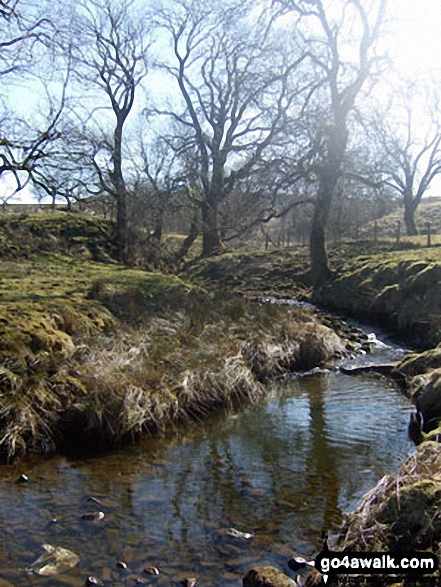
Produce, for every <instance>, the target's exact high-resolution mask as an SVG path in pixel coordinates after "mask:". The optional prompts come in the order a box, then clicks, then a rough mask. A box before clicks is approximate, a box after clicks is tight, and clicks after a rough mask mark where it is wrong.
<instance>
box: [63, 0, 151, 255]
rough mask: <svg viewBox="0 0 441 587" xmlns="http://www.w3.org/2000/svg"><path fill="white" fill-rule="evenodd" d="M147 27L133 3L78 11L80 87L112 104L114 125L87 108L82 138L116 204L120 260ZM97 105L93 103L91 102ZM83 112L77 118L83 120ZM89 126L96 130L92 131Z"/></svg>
mask: <svg viewBox="0 0 441 587" xmlns="http://www.w3.org/2000/svg"><path fill="white" fill-rule="evenodd" d="M144 22H145V21H140V20H139V19H137V17H136V14H135V12H134V3H133V2H123V1H120V0H117V1H113V0H88V1H87V2H85V3H83V4H82V5H81V6H80V7H79V9H78V11H77V21H76V25H75V27H73V30H74V34H75V35H76V51H75V59H76V62H77V64H79V69H78V71H77V73H78V78H79V80H80V82H82V83H86V84H89V86H91V87H95V88H99V89H100V90H103V91H104V93H105V94H106V96H107V100H108V102H110V110H111V111H112V113H113V117H114V125H113V131H112V132H111V136H110V135H109V132H108V130H107V128H108V123H109V121H108V118H107V117H105V116H103V113H102V111H100V110H99V109H96V108H95V107H91V112H89V113H88V114H87V117H86V121H85V124H84V126H85V129H84V137H85V138H87V137H88V136H89V135H91V136H92V139H91V143H92V164H93V166H94V168H95V171H96V174H97V177H98V184H99V189H98V191H100V190H101V191H102V192H105V193H107V194H110V195H111V196H112V197H114V198H115V200H116V209H117V222H116V224H117V226H116V244H117V251H118V256H119V258H120V260H122V261H126V260H127V258H128V220H127V197H128V191H127V186H126V181H125V178H124V155H123V153H124V151H123V146H124V129H125V125H126V122H127V118H128V116H129V114H130V113H131V111H132V109H133V105H134V101H135V92H136V88H137V87H138V85H139V84H140V82H141V81H142V80H143V79H144V77H145V75H146V73H147V64H146V51H147V47H148V39H147V36H148V35H147V30H146V27H145V24H144ZM95 100H96V97H95ZM83 112H84V110H83V109H82V110H81V111H80V113H79V114H78V116H80V117H81V116H83V114H82V113H83ZM92 120H94V122H95V130H94V131H91V130H90V128H91V126H92Z"/></svg>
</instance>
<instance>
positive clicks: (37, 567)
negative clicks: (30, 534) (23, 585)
mask: <svg viewBox="0 0 441 587" xmlns="http://www.w3.org/2000/svg"><path fill="white" fill-rule="evenodd" d="M42 548H43V550H44V551H45V553H44V554H42V555H41V556H40V557H39V558H38V559H37V560H36V561H34V562H33V563H32V565H31V566H30V567H29V570H30V571H32V572H33V573H37V574H38V575H57V574H58V573H63V572H64V571H67V569H71V568H72V567H74V566H75V565H76V564H77V563H78V562H79V560H80V557H79V556H78V555H76V554H75V553H74V552H72V551H71V550H67V548H61V546H51V545H50V544H43V546H42Z"/></svg>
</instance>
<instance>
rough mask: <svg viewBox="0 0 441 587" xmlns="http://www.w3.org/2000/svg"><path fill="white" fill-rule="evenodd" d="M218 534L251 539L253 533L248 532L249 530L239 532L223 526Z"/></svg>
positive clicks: (239, 538) (238, 538)
mask: <svg viewBox="0 0 441 587" xmlns="http://www.w3.org/2000/svg"><path fill="white" fill-rule="evenodd" d="M220 534H221V535H224V536H227V537H229V538H236V539H237V540H251V538H253V536H254V534H250V533H249V532H240V531H239V530H236V528H225V529H224V530H221V531H220Z"/></svg>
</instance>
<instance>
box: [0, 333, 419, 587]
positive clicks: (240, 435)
mask: <svg viewBox="0 0 441 587" xmlns="http://www.w3.org/2000/svg"><path fill="white" fill-rule="evenodd" d="M400 353H401V351H400V350H399V349H397V348H394V347H392V346H388V345H384V344H382V343H378V344H377V345H376V347H375V349H374V352H373V353H372V354H370V355H369V356H368V360H369V361H370V362H372V360H378V361H384V360H387V359H391V358H395V357H396V356H398V355H399V354H400ZM356 360H358V361H363V360H367V359H364V358H363V357H361V358H360V359H356ZM411 411H412V406H411V405H410V403H409V401H408V400H407V399H406V398H405V397H404V396H403V395H402V394H401V393H400V392H399V391H398V389H397V387H396V385H395V383H394V382H392V381H390V380H388V379H386V378H383V377H379V376H375V375H366V374H363V375H358V376H356V377H354V376H349V375H344V374H342V373H340V372H330V373H324V374H317V375H313V376H306V377H302V378H290V379H286V380H284V381H282V382H279V383H277V384H273V385H272V386H271V387H270V389H269V397H268V400H267V401H266V402H264V403H261V404H259V405H255V406H249V407H244V408H241V409H238V410H237V411H235V412H234V413H231V412H225V413H218V414H216V415H215V416H213V417H211V418H210V419H208V420H206V421H204V422H201V423H196V424H195V423H193V424H192V425H189V426H188V427H186V428H185V429H180V430H179V431H178V432H176V433H174V434H171V435H170V436H169V437H168V438H159V439H158V438H146V439H144V440H143V441H142V442H140V443H139V444H137V445H136V446H132V447H129V448H124V449H121V450H118V451H116V452H114V453H111V454H107V455H105V456H100V457H93V458H87V459H83V460H68V459H66V458H64V457H55V458H52V459H48V460H42V459H39V460H35V461H30V462H26V463H21V464H14V465H5V466H2V467H1V468H0V532H1V535H2V539H1V540H0V587H7V586H8V585H13V586H15V587H17V586H19V587H21V586H27V585H31V586H33V585H35V586H40V585H41V586H44V587H46V586H47V587H48V586H58V585H60V586H61V585H67V586H72V587H75V586H78V587H80V586H81V585H84V584H85V581H86V579H87V577H89V576H93V577H96V579H97V580H98V581H99V584H100V585H109V586H110V585H112V586H119V585H136V584H146V585H158V586H166V585H179V582H180V581H181V580H183V579H185V578H189V577H195V578H197V585H199V586H201V587H202V586H206V587H208V586H216V587H227V586H236V587H239V586H240V585H242V577H243V576H244V574H246V572H247V571H248V570H249V569H250V568H251V567H252V566H254V565H257V564H258V565H261V564H264V565H266V564H271V565H275V566H278V567H279V568H281V569H282V570H286V568H287V567H286V562H287V560H288V559H289V558H290V557H291V556H292V554H293V552H296V553H300V554H301V555H303V556H310V555H315V554H316V553H317V551H318V550H320V547H321V545H322V540H323V539H322V532H323V531H328V530H331V529H332V528H333V527H335V526H336V525H337V524H339V523H340V522H341V521H342V519H343V514H344V512H348V511H350V510H352V509H354V508H355V507H356V506H357V504H358V503H359V501H360V499H361V497H362V496H363V494H364V493H365V492H366V491H367V490H368V489H370V488H372V487H373V486H374V485H375V484H376V483H377V481H378V480H379V479H380V478H381V477H382V476H383V475H384V474H386V473H391V472H392V473H393V472H396V471H397V469H398V467H399V464H400V462H401V461H402V460H403V459H404V458H405V457H406V456H407V455H408V454H409V453H410V452H412V451H413V449H414V448H413V445H412V444H411V443H410V441H409V440H408V439H407V423H408V419H409V414H410V412H411ZM22 473H24V474H26V476H27V477H28V481H27V482H19V481H18V480H19V477H20V475H21V474H22ZM100 512H102V514H104V516H102V515H101V514H100ZM91 514H94V515H91ZM229 528H234V529H236V530H238V531H240V532H243V533H249V534H252V535H253V536H252V537H245V536H241V535H240V534H237V535H234V534H235V533H234V532H231V531H227V529H229ZM232 534H233V535H232ZM43 544H50V545H53V546H60V547H62V548H66V549H69V550H71V551H73V552H74V553H76V555H78V557H79V561H78V563H77V564H76V565H75V566H74V567H73V568H69V569H67V570H65V571H64V572H63V573H61V574H57V575H55V576H52V577H51V576H49V577H47V576H40V575H38V574H37V573H35V572H30V571H29V570H27V569H29V566H30V565H31V564H32V563H33V562H34V561H35V560H36V559H37V558H38V557H39V556H40V555H41V554H42V553H43V550H42V545H43ZM122 563H124V564H122ZM149 567H150V569H149V571H150V573H155V572H156V571H155V570H154V569H152V568H151V567H155V568H157V569H158V570H159V571H160V573H159V575H154V574H149V573H147V572H145V569H146V568H149Z"/></svg>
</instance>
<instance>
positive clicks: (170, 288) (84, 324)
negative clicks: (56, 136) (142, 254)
mask: <svg viewBox="0 0 441 587" xmlns="http://www.w3.org/2000/svg"><path fill="white" fill-rule="evenodd" d="M58 220H59V223H58ZM70 222H72V224H70ZM106 226H107V225H106V224H105V225H103V224H102V221H98V222H97V226H95V227H94V221H93V219H90V218H83V217H81V216H80V215H64V214H59V215H58V214H40V215H33V216H31V215H30V216H20V217H16V216H9V217H8V219H7V220H5V219H1V220H0V242H1V243H3V249H2V251H1V255H0V256H1V260H0V284H1V285H0V287H1V290H0V294H1V295H0V454H1V455H2V456H3V457H5V458H13V457H14V456H17V455H21V454H26V453H28V452H32V451H35V452H53V451H54V450H56V449H57V448H61V449H62V450H71V449H72V444H74V445H80V446H82V447H83V448H86V447H93V448H95V449H96V448H97V447H101V448H109V447H113V446H116V445H118V444H119V443H120V442H123V441H125V440H128V439H131V438H133V436H136V435H138V434H140V433H141V432H145V431H147V430H148V431H157V430H163V429H165V428H166V427H167V426H168V425H169V424H175V423H176V422H179V421H181V420H183V419H193V418H200V417H202V416H204V415H205V414H208V413H209V412H210V411H211V410H213V409H215V408H217V407H219V406H230V405H232V404H234V403H235V402H238V401H243V400H255V399H258V398H259V397H262V395H263V393H264V388H263V387H262V385H261V383H262V382H263V381H266V380H267V379H269V378H271V377H277V376H279V375H281V374H282V373H284V372H287V371H297V370H302V369H309V368H312V367H315V366H318V365H323V364H325V363H326V362H327V361H329V360H331V359H332V358H333V357H334V356H335V355H337V354H340V355H341V354H342V353H343V352H344V348H343V345H342V342H341V341H340V339H339V337H338V336H337V335H335V334H334V332H333V331H332V330H331V329H330V328H327V327H325V326H323V325H321V324H319V323H318V321H317V320H316V319H315V318H314V316H313V315H312V314H311V313H309V312H307V311H304V310H300V309H292V308H287V307H278V306H272V305H259V304H257V303H253V302H251V301H249V300H247V299H245V298H237V297H234V298H231V297H230V296H228V295H225V294H221V293H219V294H218V295H217V297H216V296H215V295H214V294H213V293H208V292H207V290H206V289H204V288H203V287H201V283H202V282H204V283H206V284H208V285H210V283H209V282H208V281H206V282H205V281H204V280H200V283H189V282H188V281H185V280H184V279H181V278H179V277H177V276H173V275H165V274H163V273H160V272H148V271H143V270H141V269H133V268H127V267H125V266H122V265H119V264H118V263H116V262H115V261H114V260H112V258H111V257H108V256H107V257H106V256H105V255H104V257H103V255H102V254H101V253H103V252H106V251H107V253H106V254H107V255H108V254H109V253H110V252H111V247H110V246H109V245H108V243H107V240H106V239H108V238H109V234H110V232H111V231H110V232H106V230H107V229H108V228H109V227H108V226H107V228H106ZM109 230H110V229H109ZM106 235H107V236H106ZM97 250H99V251H101V253H100V259H101V260H102V259H103V258H104V259H105V261H106V262H100V261H98V260H97V258H96V257H95V256H94V251H95V252H96V251H97ZM230 258H233V259H234V255H233V256H230ZM273 261H275V257H273V258H271V261H270V262H268V263H265V262H264V259H263V258H260V259H259V257H257V261H254V260H253V263H254V265H253V263H252V264H251V265H252V266H251V270H250V271H251V273H252V272H254V273H255V275H256V279H257V280H258V281H259V280H261V285H262V287H263V284H264V282H265V280H266V279H267V277H268V272H270V271H271V270H272V269H271V267H272V264H273ZM279 262H280V263H282V260H281V259H280V261H279V260H278V261H277V262H276V263H275V265H276V266H277V267H276V270H277V271H279V267H278V263H279ZM259 264H262V265H263V266H264V267H263V275H262V276H260V275H259V269H258V266H259ZM245 265H247V262H245ZM274 275H275V274H274ZM288 281H289V277H288V276H287V277H286V282H285V284H286V285H287V284H288Z"/></svg>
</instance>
